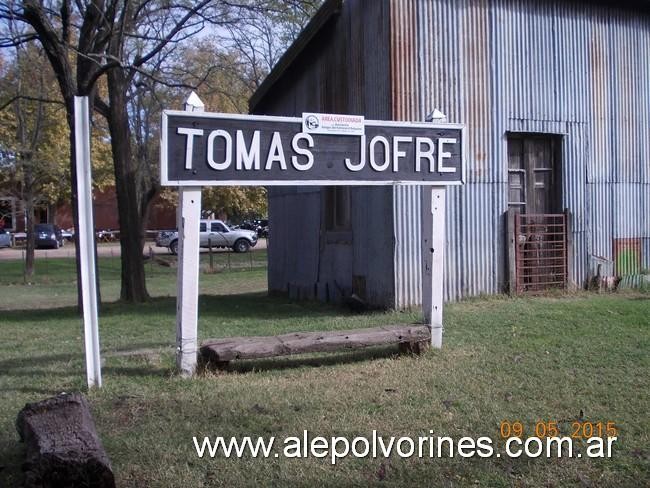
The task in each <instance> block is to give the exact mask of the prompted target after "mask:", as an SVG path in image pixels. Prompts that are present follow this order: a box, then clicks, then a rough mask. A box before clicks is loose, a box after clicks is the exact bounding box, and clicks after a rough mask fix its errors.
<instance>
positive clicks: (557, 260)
mask: <svg viewBox="0 0 650 488" xmlns="http://www.w3.org/2000/svg"><path fill="white" fill-rule="evenodd" d="M514 227H515V228H514V232H515V236H514V237H515V243H516V245H515V263H516V266H515V269H516V291H517V293H526V292H539V291H543V290H547V289H549V288H565V287H566V286H567V220H566V215H565V214H519V213H518V214H516V215H515V226H514Z"/></svg>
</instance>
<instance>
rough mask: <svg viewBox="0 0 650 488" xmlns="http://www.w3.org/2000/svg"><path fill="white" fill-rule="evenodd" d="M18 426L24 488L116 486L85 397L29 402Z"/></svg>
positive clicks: (78, 395)
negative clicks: (23, 453)
mask: <svg viewBox="0 0 650 488" xmlns="http://www.w3.org/2000/svg"><path fill="white" fill-rule="evenodd" d="M16 428H17V430H18V434H19V435H20V439H21V440H22V441H23V442H25V444H26V461H25V464H24V465H23V470H24V471H25V482H24V486H25V487H39V488H50V487H52V488H53V487H61V486H92V487H93V488H115V479H114V477H113V471H112V469H111V463H110V461H109V459H108V456H107V455H106V451H104V447H103V446H102V442H101V440H100V439H99V436H98V435H97V431H96V429H95V422H94V421H93V418H92V415H91V414H90V409H89V408H88V403H87V402H86V399H85V398H84V396H83V395H81V394H78V393H75V394H72V395H68V394H62V395H58V396H56V397H52V398H48V399H47V400H43V401H42V402H37V403H28V404H27V405H25V408H23V409H22V410H21V411H20V413H19V414H18V418H17V420H16Z"/></svg>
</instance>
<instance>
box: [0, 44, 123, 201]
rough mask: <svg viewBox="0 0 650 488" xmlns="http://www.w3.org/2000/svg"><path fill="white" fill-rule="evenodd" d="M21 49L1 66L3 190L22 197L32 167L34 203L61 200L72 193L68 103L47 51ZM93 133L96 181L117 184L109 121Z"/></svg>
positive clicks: (0, 173)
mask: <svg viewBox="0 0 650 488" xmlns="http://www.w3.org/2000/svg"><path fill="white" fill-rule="evenodd" d="M17 49H19V50H20V53H19V55H16V56H13V57H12V59H11V60H12V62H5V63H2V69H1V70H0V107H2V110H0V148H1V149H0V151H1V154H2V156H0V157H1V160H0V165H1V166H0V167H1V169H0V188H2V190H0V191H2V192H4V193H5V194H11V195H14V196H16V197H17V198H19V199H20V198H23V197H24V192H23V189H22V183H21V182H22V181H23V173H24V171H25V169H30V170H31V171H32V173H33V174H34V178H35V182H34V184H35V190H36V191H35V198H36V200H37V202H36V203H40V204H59V203H62V202H64V201H68V200H69V199H70V193H71V192H70V188H71V186H70V168H69V165H68V164H67V163H68V160H69V153H70V143H69V137H68V126H67V123H66V117H65V107H64V105H63V100H62V99H61V96H60V92H59V90H58V89H57V87H56V80H55V78H54V73H53V72H52V69H51V67H50V65H49V63H48V62H47V60H46V59H45V56H44V53H43V51H42V50H41V49H40V48H38V47H37V46H36V45H33V44H32V45H27V46H21V47H18V48H17ZM100 122H101V121H100ZM21 133H22V135H21ZM92 135H93V138H92V141H91V148H92V162H93V185H94V186H95V188H97V189H104V188H106V187H107V186H110V185H112V184H113V172H112V158H111V154H110V144H109V142H108V136H107V131H106V125H105V124H101V123H98V124H95V127H94V128H93V133H92ZM21 139H22V140H21ZM28 165H29V168H27V166H28Z"/></svg>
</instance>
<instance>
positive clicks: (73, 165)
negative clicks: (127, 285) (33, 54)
mask: <svg viewBox="0 0 650 488" xmlns="http://www.w3.org/2000/svg"><path fill="white" fill-rule="evenodd" d="M61 91H62V92H63V90H61ZM65 110H66V118H67V120H68V127H69V129H70V136H69V137H70V205H71V207H72V222H73V223H74V235H73V237H74V252H75V256H77V259H75V267H76V271H77V311H78V312H79V314H82V313H83V290H82V289H81V260H80V259H79V256H80V248H79V209H78V207H77V205H78V203H77V202H78V198H77V151H76V149H75V133H74V131H75V124H74V96H68V97H65ZM97 293H99V288H97Z"/></svg>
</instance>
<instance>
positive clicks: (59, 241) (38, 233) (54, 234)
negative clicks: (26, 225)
mask: <svg viewBox="0 0 650 488" xmlns="http://www.w3.org/2000/svg"><path fill="white" fill-rule="evenodd" d="M34 244H35V246H36V249H43V248H53V249H58V248H60V247H62V246H63V245H64V244H65V240H64V239H63V235H62V234H61V229H60V228H59V226H58V225H54V224H36V225H35V226H34Z"/></svg>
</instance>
